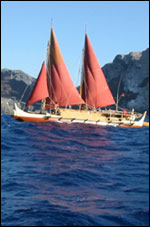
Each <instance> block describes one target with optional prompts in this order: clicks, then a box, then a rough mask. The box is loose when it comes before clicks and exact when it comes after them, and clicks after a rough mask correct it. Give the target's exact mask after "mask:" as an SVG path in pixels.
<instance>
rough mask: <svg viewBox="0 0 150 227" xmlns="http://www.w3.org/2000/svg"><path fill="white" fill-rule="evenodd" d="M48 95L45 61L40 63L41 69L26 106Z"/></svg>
mask: <svg viewBox="0 0 150 227" xmlns="http://www.w3.org/2000/svg"><path fill="white" fill-rule="evenodd" d="M47 97H49V91H48V86H47V75H46V67H45V62H43V64H42V68H41V71H40V73H39V76H38V78H37V81H36V83H35V85H34V88H33V90H32V93H31V95H30V97H29V99H28V101H27V103H26V107H27V106H30V105H32V104H33V103H35V102H37V101H40V100H42V99H45V98H47Z"/></svg>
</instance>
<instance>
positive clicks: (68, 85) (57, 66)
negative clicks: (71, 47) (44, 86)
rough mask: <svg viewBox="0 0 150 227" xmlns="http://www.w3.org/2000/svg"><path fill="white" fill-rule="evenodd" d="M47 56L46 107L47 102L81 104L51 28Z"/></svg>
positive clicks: (67, 104)
mask: <svg viewBox="0 0 150 227" xmlns="http://www.w3.org/2000/svg"><path fill="white" fill-rule="evenodd" d="M47 57H48V59H47V77H48V86H49V94H50V96H49V98H47V100H46V103H47V107H48V104H49V105H50V106H53V105H54V104H57V105H58V106H60V107H64V106H69V105H78V104H83V103H84V101H83V100H82V98H81V96H80V94H79V92H78V91H77V89H76V88H75V86H74V84H73V82H72V80H71V77H70V75H69V72H68V70H67V67H66V65H65V62H64V60H63V57H62V55H61V52H60V48H59V45H58V42H57V40H56V36H55V33H54V31H53V29H51V40H50V44H49V49H48V56H47Z"/></svg>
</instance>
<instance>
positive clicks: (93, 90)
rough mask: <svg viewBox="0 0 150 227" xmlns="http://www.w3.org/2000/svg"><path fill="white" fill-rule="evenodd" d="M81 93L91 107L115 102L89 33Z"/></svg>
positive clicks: (86, 38)
mask: <svg viewBox="0 0 150 227" xmlns="http://www.w3.org/2000/svg"><path fill="white" fill-rule="evenodd" d="M80 93H81V97H82V98H83V100H84V101H85V103H87V105H88V107H90V108H98V107H105V106H109V105H113V104H115V101H114V98H113V96H112V94H111V91H110V89H109V86H108V84H107V81H106V79H105V76H104V73H103V71H102V69H101V67H100V65H99V63H98V60H97V57H96V55H95V53H94V50H93V48H92V45H91V43H90V40H89V38H88V35H87V34H86V36H85V50H84V63H83V75H82V82H81V90H80Z"/></svg>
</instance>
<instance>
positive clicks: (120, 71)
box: [102, 49, 149, 112]
mask: <svg viewBox="0 0 150 227" xmlns="http://www.w3.org/2000/svg"><path fill="white" fill-rule="evenodd" d="M102 69H103V72H104V74H105V76H106V79H107V81H108V83H109V85H110V88H111V91H112V93H113V96H114V97H115V100H116V97H117V90H118V85H119V81H120V89H119V97H120V95H121V94H122V93H124V94H125V96H124V97H121V98H120V102H119V106H121V107H122V108H126V109H132V108H134V109H135V110H136V111H137V112H143V111H144V110H147V111H149V49H146V50H145V51H143V52H131V53H130V54H128V55H117V56H116V57H115V59H114V61H113V62H112V63H109V64H106V65H105V66H104V67H103V68H102Z"/></svg>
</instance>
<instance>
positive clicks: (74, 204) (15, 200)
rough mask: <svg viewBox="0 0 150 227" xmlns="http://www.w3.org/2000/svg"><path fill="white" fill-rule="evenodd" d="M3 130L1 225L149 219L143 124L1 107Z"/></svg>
mask: <svg viewBox="0 0 150 227" xmlns="http://www.w3.org/2000/svg"><path fill="white" fill-rule="evenodd" d="M147 120H149V119H147ZM1 135H2V136H1V150H2V151H1V177H2V180H1V216H2V220H1V225H2V226H149V129H148V128H147V127H143V128H142V129H134V128H118V127H101V126H94V125H83V124H75V123H74V124H60V123H33V122H17V121H16V120H14V119H13V118H11V117H10V116H9V115H1Z"/></svg>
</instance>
